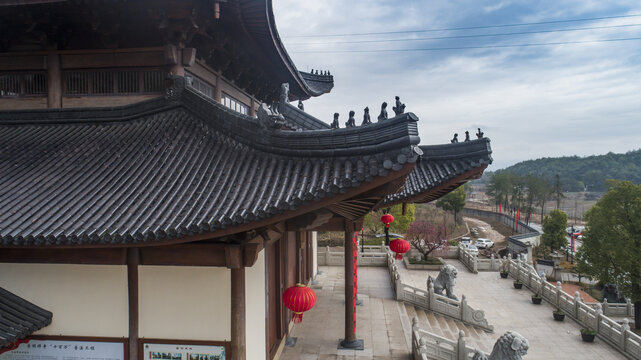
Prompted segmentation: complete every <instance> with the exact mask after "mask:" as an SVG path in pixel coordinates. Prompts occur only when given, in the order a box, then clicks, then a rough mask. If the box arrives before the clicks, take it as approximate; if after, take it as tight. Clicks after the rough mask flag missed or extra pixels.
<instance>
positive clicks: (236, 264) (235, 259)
mask: <svg viewBox="0 0 641 360" xmlns="http://www.w3.org/2000/svg"><path fill="white" fill-rule="evenodd" d="M225 266H227V268H229V269H238V268H241V267H243V257H242V248H241V247H240V245H225Z"/></svg>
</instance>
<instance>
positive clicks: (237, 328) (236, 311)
mask: <svg viewBox="0 0 641 360" xmlns="http://www.w3.org/2000/svg"><path fill="white" fill-rule="evenodd" d="M246 346H247V343H246V313H245V268H244V267H240V268H237V269H231V359H232V360H245V358H246Z"/></svg>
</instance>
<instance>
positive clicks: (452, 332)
mask: <svg viewBox="0 0 641 360" xmlns="http://www.w3.org/2000/svg"><path fill="white" fill-rule="evenodd" d="M405 309H406V312H407V316H408V317H409V320H410V322H411V320H412V319H413V318H414V317H415V316H416V317H417V318H418V326H419V327H420V328H421V329H423V330H426V331H429V332H431V333H433V334H436V335H439V336H442V337H445V338H448V339H451V340H456V339H458V335H459V332H460V331H463V333H464V334H465V338H466V342H467V344H468V345H469V346H471V347H474V348H478V349H481V350H483V351H486V352H487V351H489V350H491V348H492V346H493V344H494V340H495V339H494V337H493V335H494V334H490V333H486V332H485V331H483V330H480V329H477V328H475V327H473V326H470V325H466V324H464V323H462V322H460V321H456V320H454V319H452V318H449V317H446V316H443V315H439V314H436V313H434V312H432V311H426V310H423V309H421V308H417V307H415V306H413V305H410V304H405Z"/></svg>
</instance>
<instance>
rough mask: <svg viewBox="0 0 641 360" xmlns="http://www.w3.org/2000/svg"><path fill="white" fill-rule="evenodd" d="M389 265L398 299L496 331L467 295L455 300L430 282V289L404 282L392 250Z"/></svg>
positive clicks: (486, 329) (389, 254)
mask: <svg viewBox="0 0 641 360" xmlns="http://www.w3.org/2000/svg"><path fill="white" fill-rule="evenodd" d="M387 267H388V270H389V272H390V281H391V282H392V289H394V294H395V298H396V300H398V301H404V302H407V303H409V304H412V305H414V306H416V307H419V308H421V309H425V310H428V311H433V312H435V313H437V314H441V315H445V316H449V317H451V318H453V319H456V320H459V321H461V322H463V323H465V324H468V325H472V326H474V327H477V328H479V329H482V330H484V331H489V332H492V331H494V326H492V325H489V324H488V323H487V319H485V312H484V311H483V310H477V309H474V308H472V307H471V306H469V305H468V304H467V300H466V298H465V295H463V296H461V300H454V299H450V298H448V297H447V296H443V295H439V294H436V293H434V287H433V285H432V284H430V287H429V288H428V289H419V288H417V287H414V286H410V285H407V284H405V283H403V280H402V276H401V273H400V272H399V271H398V267H397V266H396V260H395V259H394V255H393V254H392V252H390V251H388V252H387Z"/></svg>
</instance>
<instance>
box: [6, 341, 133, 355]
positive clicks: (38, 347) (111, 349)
mask: <svg viewBox="0 0 641 360" xmlns="http://www.w3.org/2000/svg"><path fill="white" fill-rule="evenodd" d="M0 360H125V344H124V343H122V342H94V341H75V340H73V341H72V340H33V339H32V340H29V342H28V343H25V344H20V346H18V348H17V349H15V350H12V351H9V352H6V353H4V354H1V355H0Z"/></svg>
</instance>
